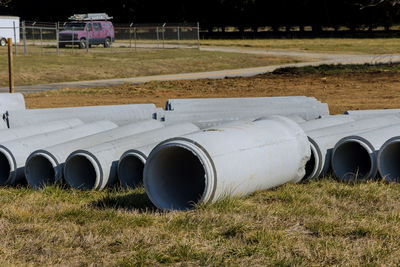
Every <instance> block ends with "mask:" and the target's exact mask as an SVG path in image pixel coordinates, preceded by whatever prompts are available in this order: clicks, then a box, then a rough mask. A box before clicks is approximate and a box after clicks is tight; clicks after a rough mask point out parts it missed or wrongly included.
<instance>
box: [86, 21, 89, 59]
mask: <svg viewBox="0 0 400 267" xmlns="http://www.w3.org/2000/svg"><path fill="white" fill-rule="evenodd" d="M86 54H89V27H88V25H86Z"/></svg>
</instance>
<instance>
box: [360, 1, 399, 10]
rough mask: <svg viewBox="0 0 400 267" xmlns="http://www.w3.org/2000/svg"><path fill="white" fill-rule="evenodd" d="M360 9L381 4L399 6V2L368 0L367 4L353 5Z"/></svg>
mask: <svg viewBox="0 0 400 267" xmlns="http://www.w3.org/2000/svg"><path fill="white" fill-rule="evenodd" d="M355 4H356V5H357V6H359V7H360V9H364V8H368V7H375V6H379V5H383V4H388V5H391V6H396V5H399V4H400V0H369V1H368V2H367V3H355Z"/></svg>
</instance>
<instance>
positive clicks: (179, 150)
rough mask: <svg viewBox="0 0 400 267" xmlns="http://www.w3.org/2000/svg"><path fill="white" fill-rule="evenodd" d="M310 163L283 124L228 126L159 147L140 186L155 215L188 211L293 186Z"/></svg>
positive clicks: (298, 137)
mask: <svg viewBox="0 0 400 267" xmlns="http://www.w3.org/2000/svg"><path fill="white" fill-rule="evenodd" d="M288 151H290V153H288ZM309 157H310V145H309V143H308V140H307V136H306V135H305V133H304V131H303V130H302V129H301V128H300V127H299V125H298V124H297V123H295V122H293V121H292V120H290V119H288V118H285V117H279V116H273V117H270V118H269V119H265V120H260V121H255V122H237V123H231V124H229V125H221V126H218V127H215V128H209V129H206V130H203V131H201V132H197V133H192V134H188V135H186V136H181V137H175V138H172V139H169V140H166V141H164V142H162V143H161V144H159V145H158V146H157V147H156V148H154V149H153V151H152V152H151V153H150V155H149V157H148V158H147V162H146V165H145V168H144V186H145V189H146V192H147V194H148V196H149V198H150V200H151V201H152V202H153V203H154V205H155V206H156V207H158V208H159V209H163V210H185V209H191V208H193V207H194V205H196V204H199V203H209V202H214V201H217V200H219V199H220V198H223V197H226V196H244V195H247V194H249V193H252V192H255V191H257V190H266V189H269V188H273V187H276V186H279V185H282V184H284V183H287V182H298V181H300V180H301V178H302V177H303V176H304V173H305V170H304V168H305V164H306V162H307V161H308V159H309Z"/></svg>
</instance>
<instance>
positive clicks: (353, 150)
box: [332, 142, 372, 182]
mask: <svg viewBox="0 0 400 267" xmlns="http://www.w3.org/2000/svg"><path fill="white" fill-rule="evenodd" d="M371 161H372V159H371V155H370V154H369V152H368V151H367V150H366V149H365V148H364V147H363V146H362V145H361V144H360V143H358V142H345V143H343V144H341V145H340V146H338V147H337V148H336V150H335V152H334V155H333V158H332V168H333V170H334V172H335V174H336V175H337V176H338V177H339V178H340V179H341V180H344V181H349V182H355V181H357V180H360V179H363V178H365V176H366V175H367V174H369V173H370V172H371V169H372V162H371Z"/></svg>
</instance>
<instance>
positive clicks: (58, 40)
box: [56, 22, 60, 55]
mask: <svg viewBox="0 0 400 267" xmlns="http://www.w3.org/2000/svg"><path fill="white" fill-rule="evenodd" d="M59 28H60V23H59V22H56V42H57V55H60V30H59Z"/></svg>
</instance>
